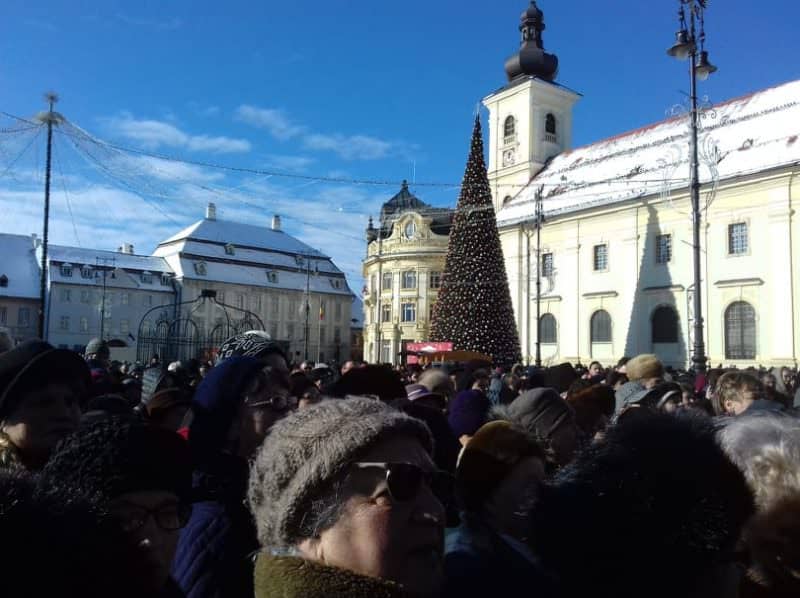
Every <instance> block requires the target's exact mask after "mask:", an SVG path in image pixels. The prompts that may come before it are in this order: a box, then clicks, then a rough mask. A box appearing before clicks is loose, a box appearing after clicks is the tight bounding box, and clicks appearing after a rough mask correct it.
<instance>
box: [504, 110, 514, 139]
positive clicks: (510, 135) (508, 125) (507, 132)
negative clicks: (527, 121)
mask: <svg viewBox="0 0 800 598" xmlns="http://www.w3.org/2000/svg"><path fill="white" fill-rule="evenodd" d="M516 134H517V121H516V119H515V118H514V117H513V116H507V117H506V120H505V123H503V140H504V141H505V142H506V143H508V142H510V141H513V140H514V138H515V136H516Z"/></svg>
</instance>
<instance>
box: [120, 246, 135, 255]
mask: <svg viewBox="0 0 800 598" xmlns="http://www.w3.org/2000/svg"><path fill="white" fill-rule="evenodd" d="M117 251H118V252H119V253H127V254H128V255H133V244H132V243H123V244H122V246H120V247H119V248H118V249H117Z"/></svg>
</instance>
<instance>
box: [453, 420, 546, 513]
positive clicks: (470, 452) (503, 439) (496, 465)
mask: <svg viewBox="0 0 800 598" xmlns="http://www.w3.org/2000/svg"><path fill="white" fill-rule="evenodd" d="M526 457H537V458H539V459H541V460H542V462H544V460H545V456H544V451H543V450H542V448H541V447H540V446H539V445H538V444H537V443H536V440H535V439H534V438H533V436H531V435H530V434H528V433H527V432H525V431H524V430H523V429H522V428H520V427H518V426H516V425H515V424H512V423H511V422H508V421H502V420H498V421H493V422H489V423H488V424H486V425H485V426H483V427H481V429H480V430H478V431H477V432H476V433H475V435H474V436H473V437H472V438H471V439H470V441H469V443H468V444H467V446H466V447H465V448H464V451H463V452H462V453H461V460H460V461H459V462H458V469H456V492H457V495H458V499H459V502H460V503H461V505H462V506H463V507H464V509H466V510H467V511H478V510H480V508H481V507H482V506H483V504H484V503H485V502H486V500H487V499H488V498H489V497H490V496H491V495H492V493H493V492H494V490H495V489H496V488H497V486H498V485H499V484H500V482H502V481H503V480H504V479H505V478H506V476H507V475H508V474H509V473H511V470H512V469H514V467H515V466H516V465H517V463H519V462H520V461H521V460H522V459H524V458H526Z"/></svg>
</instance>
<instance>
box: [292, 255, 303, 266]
mask: <svg viewBox="0 0 800 598" xmlns="http://www.w3.org/2000/svg"><path fill="white" fill-rule="evenodd" d="M294 263H295V264H297V265H298V266H305V264H306V261H305V260H304V259H303V256H302V255H296V256H294Z"/></svg>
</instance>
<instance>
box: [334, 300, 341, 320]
mask: <svg viewBox="0 0 800 598" xmlns="http://www.w3.org/2000/svg"><path fill="white" fill-rule="evenodd" d="M333 317H334V319H335V320H336V321H337V322H341V321H342V304H341V303H336V304H335V305H334V306H333Z"/></svg>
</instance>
